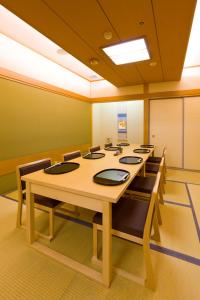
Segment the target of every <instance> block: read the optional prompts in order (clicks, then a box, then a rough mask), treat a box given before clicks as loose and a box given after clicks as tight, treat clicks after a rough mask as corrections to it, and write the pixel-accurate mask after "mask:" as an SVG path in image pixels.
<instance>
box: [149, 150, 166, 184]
mask: <svg viewBox="0 0 200 300" xmlns="http://www.w3.org/2000/svg"><path fill="white" fill-rule="evenodd" d="M166 152H167V148H166V147H164V148H163V153H162V156H161V157H158V156H150V157H149V158H148V159H147V161H146V163H149V164H160V163H161V160H162V158H163V157H164V165H163V174H164V181H165V180H166V173H167V167H166Z"/></svg>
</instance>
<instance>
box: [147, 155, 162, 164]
mask: <svg viewBox="0 0 200 300" xmlns="http://www.w3.org/2000/svg"><path fill="white" fill-rule="evenodd" d="M161 160H162V157H156V156H150V157H149V158H148V159H147V163H154V164H160V163H161Z"/></svg>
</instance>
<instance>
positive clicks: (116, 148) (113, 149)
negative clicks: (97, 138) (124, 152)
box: [104, 146, 120, 151]
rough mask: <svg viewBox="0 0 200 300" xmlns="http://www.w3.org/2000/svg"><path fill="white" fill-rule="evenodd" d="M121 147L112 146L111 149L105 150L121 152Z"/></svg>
mask: <svg viewBox="0 0 200 300" xmlns="http://www.w3.org/2000/svg"><path fill="white" fill-rule="evenodd" d="M119 148H120V147H117V146H111V147H107V148H104V149H105V150H106V151H117V150H119Z"/></svg>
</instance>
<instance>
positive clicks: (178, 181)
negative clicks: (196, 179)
mask: <svg viewBox="0 0 200 300" xmlns="http://www.w3.org/2000/svg"><path fill="white" fill-rule="evenodd" d="M166 181H169V182H177V183H184V184H194V185H200V183H193V182H186V181H180V180H171V179H166Z"/></svg>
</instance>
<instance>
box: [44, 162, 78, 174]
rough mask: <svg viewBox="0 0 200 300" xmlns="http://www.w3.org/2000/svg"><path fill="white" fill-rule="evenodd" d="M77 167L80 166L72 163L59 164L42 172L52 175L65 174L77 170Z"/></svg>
mask: <svg viewBox="0 0 200 300" xmlns="http://www.w3.org/2000/svg"><path fill="white" fill-rule="evenodd" d="M79 166H80V164H78V163H74V162H61V163H58V164H56V165H53V166H50V167H48V168H46V169H44V172H45V173H47V174H52V175H56V174H65V173H68V172H71V171H74V170H76V169H78V168H79Z"/></svg>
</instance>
